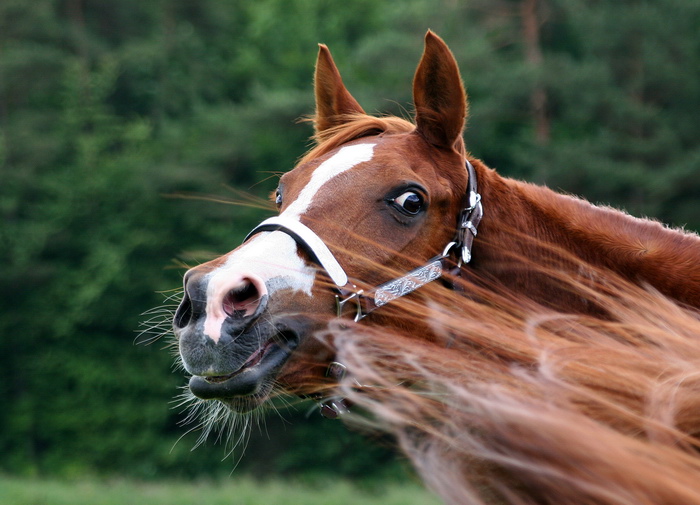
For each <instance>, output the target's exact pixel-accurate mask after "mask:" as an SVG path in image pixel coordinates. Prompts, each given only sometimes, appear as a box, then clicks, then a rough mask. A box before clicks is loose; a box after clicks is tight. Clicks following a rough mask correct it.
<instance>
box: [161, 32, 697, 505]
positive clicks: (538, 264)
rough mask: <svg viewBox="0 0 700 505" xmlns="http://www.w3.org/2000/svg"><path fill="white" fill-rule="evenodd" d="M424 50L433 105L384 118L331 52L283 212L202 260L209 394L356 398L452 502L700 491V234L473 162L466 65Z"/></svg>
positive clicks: (239, 410)
mask: <svg viewBox="0 0 700 505" xmlns="http://www.w3.org/2000/svg"><path fill="white" fill-rule="evenodd" d="M424 42H425V45H424V52H423V55H422V57H421V59H420V61H419V64H418V67H417V69H416V72H415V76H414V80H413V101H414V107H415V118H414V120H413V121H408V120H405V119H402V118H398V117H393V116H384V117H376V116H371V115H368V114H367V113H366V112H365V111H364V110H363V109H362V107H361V106H360V104H359V103H358V102H357V100H355V98H354V97H353V96H352V95H351V94H350V92H349V91H348V90H347V88H346V87H345V85H344V83H343V80H342V78H341V75H340V72H339V70H338V68H337V66H336V64H335V62H334V60H333V58H332V56H331V53H330V51H329V50H328V48H327V47H326V46H325V45H320V46H319V52H318V57H317V61H316V69H315V75H314V91H315V99H316V109H315V114H314V116H313V126H314V137H313V138H314V141H315V146H314V147H313V148H312V149H311V150H310V151H309V152H308V153H307V154H306V155H305V156H304V157H303V158H302V159H301V160H300V161H299V163H298V164H297V165H296V166H295V167H294V168H293V169H292V170H291V171H289V172H287V173H285V174H284V175H283V176H282V177H281V178H280V181H279V185H278V187H277V189H276V191H275V192H274V193H273V195H272V199H273V200H274V202H275V205H276V206H277V208H278V211H279V212H278V215H276V216H274V217H271V218H269V219H266V220H265V221H263V222H262V223H261V224H260V225H258V226H257V227H255V228H254V229H253V230H252V231H251V232H250V234H249V235H248V236H247V237H246V239H245V240H244V241H243V243H242V244H241V245H240V246H238V247H237V248H235V249H234V250H232V251H231V252H229V253H228V254H225V255H223V256H221V257H219V258H217V259H214V260H212V261H209V262H207V263H204V264H201V265H199V266H196V267H194V268H192V269H190V270H188V271H187V272H186V274H185V276H184V294H183V298H182V301H181V303H180V305H179V307H178V309H177V311H176V312H175V314H174V319H173V328H174V334H175V337H176V341H177V346H178V349H179V355H180V360H181V364H182V366H183V368H184V369H185V370H186V372H187V373H188V374H189V375H190V379H189V389H190V391H191V393H192V394H193V395H194V397H196V398H198V399H199V400H201V403H202V404H205V405H216V408H217V409H225V410H227V411H230V412H233V413H236V414H238V415H246V414H248V413H250V412H254V411H256V410H257V409H259V408H260V407H262V406H264V405H266V404H268V403H269V400H270V399H271V398H273V397H275V396H277V395H278V394H281V393H285V394H292V395H297V396H300V397H305V398H313V399H316V400H317V401H318V402H319V405H320V408H321V411H322V413H323V414H324V415H326V416H327V417H331V418H335V417H346V416H347V415H350V416H352V412H350V411H352V410H354V407H353V405H355V404H359V405H360V406H362V408H363V409H365V410H367V411H369V412H372V413H374V414H375V422H376V425H377V426H380V427H381V428H380V429H384V430H386V431H388V432H390V433H392V434H393V435H394V436H395V437H396V438H397V439H398V440H399V443H400V445H401V447H402V448H403V449H404V451H405V452H406V454H408V456H409V458H410V459H411V460H412V461H413V463H414V465H415V466H416V468H417V469H418V471H419V473H420V474H421V475H422V476H423V478H424V479H425V480H426V482H427V483H428V484H429V485H430V486H431V487H432V488H433V489H435V490H436V491H437V492H438V493H439V494H440V495H441V496H442V497H443V498H444V499H445V500H446V501H447V502H449V503H467V502H468V503H494V502H495V503H700V485H698V483H697V482H696V480H697V479H696V477H697V475H698V473H694V472H697V470H700V462H698V459H697V449H698V439H697V435H698V433H700V416H699V415H697V414H696V413H695V412H700V411H698V410H697V409H696V407H698V406H700V405H699V404H700V399H698V398H697V397H698V396H700V393H699V392H698V386H699V385H700V378H698V377H697V374H696V373H695V372H694V370H697V368H695V369H693V367H696V366H697V364H698V359H699V358H700V356H698V352H697V337H696V335H697V332H696V330H697V329H698V325H699V323H698V319H697V316H696V314H695V309H698V308H700V289H698V287H700V237H698V236H697V235H695V234H692V233H689V232H684V231H682V230H675V229H670V228H668V227H665V226H664V225H662V224H661V223H658V222H656V221H652V220H648V219H639V218H635V217H632V216H630V215H628V214H626V213H624V212H622V211H618V210H614V209H611V208H607V207H600V206H594V205H592V204H590V203H589V202H587V201H585V200H583V199H579V198H576V197H573V196H570V195H564V194H560V193H556V192H554V191H552V190H550V189H548V188H546V187H543V186H536V185H533V184H529V183H526V182H521V181H517V180H513V179H508V178H504V177H502V176H500V175H499V174H498V173H497V172H496V171H494V170H493V169H491V168H489V167H487V166H486V164H485V163H484V162H483V161H481V160H479V159H477V158H475V157H473V156H471V155H470V154H469V153H468V151H467V149H466V146H465V143H464V140H463V130H464V128H465V122H466V119H467V113H468V106H467V97H466V92H465V88H464V85H463V83H462V80H461V77H460V72H459V68H458V65H457V62H456V60H455V58H454V56H453V55H452V53H451V51H450V49H449V48H448V46H447V45H446V44H445V42H444V41H443V40H442V39H440V38H439V37H438V36H437V35H435V34H434V33H433V32H431V31H428V33H427V34H426V36H425V41H424ZM676 330H677V331H676ZM665 358H668V359H665ZM694 374H695V375H694ZM659 384H665V389H663V391H664V392H666V393H669V392H671V393H672V396H673V398H674V400H673V401H671V400H669V399H664V396H663V395H662V394H661V393H660V392H659V391H661V389H659V388H660V387H661V386H659ZM657 386H658V387H657ZM650 398H652V400H653V401H652V400H650ZM662 407H663V408H662ZM217 412H218V411H217ZM216 417H218V414H217V416H216ZM586 440H589V441H590V444H588V445H587V444H586V443H585V441H586ZM615 458H617V460H615ZM618 460H619V461H618ZM629 465H636V467H635V468H639V469H640V470H639V475H637V476H635V477H630V472H631V467H630V466H629ZM664 468H666V470H664ZM625 469H626V470H627V472H626V473H625V471H624V470H625ZM664 471H666V472H667V475H669V476H671V477H672V478H668V479H666V478H665V477H664V478H662V477H663V476H664ZM632 473H633V472H632ZM693 475H694V476H693ZM674 500H676V501H674Z"/></svg>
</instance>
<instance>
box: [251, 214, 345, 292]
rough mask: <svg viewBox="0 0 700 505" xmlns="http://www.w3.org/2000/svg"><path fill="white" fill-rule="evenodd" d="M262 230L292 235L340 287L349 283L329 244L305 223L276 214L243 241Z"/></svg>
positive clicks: (254, 229)
mask: <svg viewBox="0 0 700 505" xmlns="http://www.w3.org/2000/svg"><path fill="white" fill-rule="evenodd" d="M261 231H282V232H284V233H286V234H287V235H289V236H290V237H292V238H293V239H294V241H295V242H296V243H297V244H299V245H300V246H301V247H302V248H303V249H304V250H305V251H306V252H307V253H308V254H309V256H311V259H312V260H313V261H315V262H316V263H317V264H319V265H320V266H321V267H322V268H323V269H324V270H325V271H326V273H327V274H328V276H329V277H330V278H331V280H332V281H333V282H334V283H335V285H336V286H338V287H339V288H343V287H345V286H346V285H347V284H348V275H347V274H346V273H345V270H343V267H341V266H340V263H338V260H336V259H335V256H333V253H332V252H331V251H330V249H328V246H327V245H326V244H325V243H324V242H323V240H321V238H320V237H319V236H318V235H316V233H315V232H314V231H313V230H312V229H311V228H309V227H308V226H306V225H305V224H303V223H301V222H299V221H296V220H294V219H289V218H286V217H284V216H275V217H271V218H269V219H266V220H265V221H263V222H262V223H260V224H259V225H258V226H256V227H255V228H253V230H252V231H251V232H250V233H249V234H248V235H247V236H246V238H245V239H243V242H245V241H246V240H248V239H249V238H250V237H252V236H253V235H255V234H256V233H260V232H261Z"/></svg>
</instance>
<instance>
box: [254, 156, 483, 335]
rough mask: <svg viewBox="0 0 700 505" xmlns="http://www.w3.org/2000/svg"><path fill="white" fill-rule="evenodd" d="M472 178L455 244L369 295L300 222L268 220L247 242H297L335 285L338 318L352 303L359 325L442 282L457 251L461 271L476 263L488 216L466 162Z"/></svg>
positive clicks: (451, 243)
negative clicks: (279, 236) (276, 234)
mask: <svg viewBox="0 0 700 505" xmlns="http://www.w3.org/2000/svg"><path fill="white" fill-rule="evenodd" d="M466 168H467V174H468V183H467V192H466V193H465V195H464V198H463V208H462V210H461V211H460V214H459V220H458V223H457V234H456V236H455V238H454V240H453V241H452V242H450V243H449V244H447V246H446V247H445V248H444V250H443V252H442V254H439V255H438V256H435V257H433V258H431V259H429V260H428V261H427V262H426V263H425V264H424V265H422V266H420V267H418V268H415V269H413V270H411V271H410V272H407V273H406V274H405V275H403V276H401V277H398V278H396V279H393V280H390V281H388V282H385V283H384V284H381V285H379V286H377V287H376V288H374V289H371V290H369V291H367V292H365V291H364V290H362V289H358V288H357V286H356V285H355V284H353V283H352V282H350V280H349V279H348V275H347V274H346V273H345V270H344V269H343V267H342V266H341V265H340V263H339V262H338V260H337V259H336V258H335V256H334V255H333V253H332V252H331V251H330V249H329V248H328V246H327V245H326V244H325V242H323V240H322V239H321V238H320V237H319V236H318V235H317V234H316V233H315V232H314V231H313V230H312V229H311V228H309V227H308V226H306V225H305V224H303V223H301V222H300V221H297V220H294V219H289V218H286V217H284V216H275V217H271V218H269V219H266V220H265V221H263V222H262V223H260V224H259V225H258V226H256V227H255V228H253V230H251V232H250V233H248V235H247V236H246V238H245V239H244V240H243V241H244V242H245V241H246V240H248V239H249V238H250V237H252V236H253V235H255V234H257V233H260V232H264V231H267V232H271V231H281V232H283V233H286V234H287V235H289V236H290V237H292V238H293V239H294V241H295V242H296V243H297V244H298V245H299V246H300V247H302V248H303V249H304V251H306V252H307V253H308V254H309V256H310V258H311V259H312V260H313V261H314V262H315V263H316V264H318V265H319V266H320V267H321V268H323V269H324V270H325V271H326V273H327V274H328V276H329V277H330V279H331V281H333V283H334V284H335V288H334V289H335V291H337V294H336V310H337V316H338V317H342V315H343V311H344V309H345V306H346V305H347V304H348V303H349V302H352V303H353V304H354V305H355V315H354V320H355V321H356V322H357V321H359V320H360V319H362V318H364V317H365V316H367V315H368V314H369V313H370V312H372V311H374V310H376V309H378V308H379V307H382V306H384V305H386V304H387V303H389V302H391V301H393V300H395V299H397V298H400V297H402V296H405V295H407V294H409V293H412V292H413V291H415V290H417V289H418V288H420V287H422V286H425V285H426V284H428V283H429V282H432V281H434V280H436V279H439V278H441V277H442V276H443V274H444V272H446V271H450V270H452V269H453V267H454V262H453V261H452V259H451V254H452V253H453V250H456V251H457V252H458V260H457V265H456V266H457V268H458V269H459V268H461V266H462V264H466V263H469V262H470V261H471V259H472V254H471V250H472V244H473V242H474V237H475V236H476V234H477V227H478V226H479V222H480V221H481V218H482V217H483V215H484V211H483V207H482V205H481V195H480V194H479V192H478V191H477V180H476V171H475V170H474V167H473V166H472V164H471V163H470V162H469V160H466Z"/></svg>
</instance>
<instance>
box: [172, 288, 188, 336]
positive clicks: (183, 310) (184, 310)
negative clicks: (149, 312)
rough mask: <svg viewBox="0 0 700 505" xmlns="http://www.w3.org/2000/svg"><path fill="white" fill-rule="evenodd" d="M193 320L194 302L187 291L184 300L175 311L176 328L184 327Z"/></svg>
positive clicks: (174, 323) (174, 322) (174, 321)
mask: <svg viewBox="0 0 700 505" xmlns="http://www.w3.org/2000/svg"><path fill="white" fill-rule="evenodd" d="M191 320H192V302H191V301H190V297H189V296H187V293H185V294H184V296H183V297H182V301H181V302H180V305H179V306H178V308H177V311H175V317H174V318H173V325H174V326H175V328H178V329H182V328H184V327H185V326H187V325H188V324H190V321H191Z"/></svg>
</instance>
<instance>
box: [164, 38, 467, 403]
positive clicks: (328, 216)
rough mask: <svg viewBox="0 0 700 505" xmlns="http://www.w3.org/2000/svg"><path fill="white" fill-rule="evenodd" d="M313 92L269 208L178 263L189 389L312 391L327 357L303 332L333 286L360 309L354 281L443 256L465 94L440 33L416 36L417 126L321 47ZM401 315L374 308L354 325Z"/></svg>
mask: <svg viewBox="0 0 700 505" xmlns="http://www.w3.org/2000/svg"><path fill="white" fill-rule="evenodd" d="M315 96H316V114H315V118H314V127H315V139H316V143H317V145H316V147H315V148H314V149H312V150H311V151H310V152H309V153H308V154H307V155H306V156H305V157H304V158H303V159H302V160H301V162H300V163H299V164H298V165H297V166H296V167H295V168H294V169H293V170H291V171H290V172H288V173H286V174H285V175H284V176H282V178H281V179H280V182H279V186H278V188H277V191H276V193H275V195H274V198H275V201H276V204H277V207H278V209H279V216H278V217H276V218H273V219H271V220H268V221H266V222H264V223H263V224H262V225H261V226H259V227H258V228H256V229H255V230H253V232H252V233H251V235H249V237H248V238H247V239H246V240H245V241H244V243H243V244H242V245H240V246H239V247H238V248H236V249H234V250H233V251H231V252H230V253H228V254H226V255H224V256H222V257H220V258H218V259H215V260H213V261H210V262H208V263H205V264H202V265H200V266H197V267H195V268H192V269H191V270H189V271H188V272H187V273H186V274H185V278H184V297H183V300H182V302H181V304H180V306H179V308H178V310H177V312H176V314H175V318H174V329H175V335H176V337H177V339H178V344H179V351H180V355H181V358H182V363H183V365H184V367H185V369H186V370H187V372H189V373H190V374H191V375H192V378H191V380H190V389H191V390H192V392H193V393H194V394H195V395H196V396H198V397H200V398H203V399H217V400H219V401H221V402H223V403H224V404H226V405H227V406H228V407H229V408H230V409H232V410H234V411H241V412H245V411H248V410H251V409H253V408H255V407H257V406H258V405H259V404H261V403H262V402H264V401H265V400H266V399H267V398H268V397H269V396H270V394H271V393H272V392H273V391H274V390H275V388H278V387H282V388H283V389H285V390H288V391H293V392H296V393H298V394H301V395H307V394H313V393H314V391H313V387H312V386H310V385H311V384H316V385H318V384H321V383H323V381H324V379H323V377H324V375H325V374H326V370H327V368H328V366H329V364H330V363H331V362H332V361H333V359H334V352H333V348H332V345H329V343H328V342H322V341H320V340H319V339H316V338H313V335H314V334H315V333H317V332H319V331H321V330H323V328H324V326H325V325H327V324H328V322H329V321H330V320H332V319H334V318H336V317H337V316H338V313H339V312H342V303H344V302H345V299H343V297H345V298H349V299H352V298H357V300H355V301H354V302H351V303H358V311H359V312H358V314H361V315H362V316H364V315H365V314H364V313H362V310H363V309H362V307H361V302H360V294H361V293H362V291H361V290H363V289H369V287H370V286H377V285H385V284H386V283H387V282H388V281H390V280H391V279H392V276H393V277H396V275H395V274H392V272H410V271H412V270H413V269H414V268H415V267H416V265H420V264H423V263H425V262H426V261H429V260H430V259H431V258H435V257H438V258H442V259H444V258H446V257H448V256H450V257H451V256H452V254H451V253H450V251H447V250H446V249H445V248H446V245H447V244H450V243H451V241H453V239H454V237H455V230H456V227H457V222H458V217H459V216H460V211H461V210H462V208H463V207H464V206H465V205H466V204H465V203H464V202H465V194H468V187H469V183H470V181H469V179H470V177H469V171H468V170H467V168H465V151H464V144H463V141H462V131H463V128H464V123H465V118H466V112H467V105H466V95H465V92H464V87H463V85H462V82H461V79H460V76H459V70H458V68H457V64H456V61H455V59H454V57H453V56H452V54H451V52H450V50H449V49H448V48H447V46H446V45H445V43H444V42H443V41H442V40H441V39H440V38H439V37H437V36H436V35H434V34H433V33H431V32H428V34H427V35H426V39H425V51H424V53H423V56H422V58H421V60H420V63H419V65H418V68H417V71H416V74H415V78H414V82H413V97H414V105H415V109H416V116H415V124H413V123H410V122H408V121H404V120H402V119H398V118H376V117H372V116H369V115H367V114H365V112H364V111H363V109H362V107H361V106H360V105H359V104H358V102H357V101H356V100H355V99H354V98H353V97H352V95H351V94H350V93H349V92H348V90H347V89H346V87H345V86H344V84H343V81H342V79H341V76H340V74H339V72H338V69H337V68H336V66H335V63H334V62H333V59H332V57H331V54H330V52H329V51H328V49H327V48H326V47H325V46H323V45H321V46H320V50H319V54H318V60H317V64H316V73H315ZM466 165H467V167H468V168H471V165H469V163H468V162H467V164H466ZM472 182H473V181H472ZM473 196H474V195H473V194H472V198H473ZM471 203H472V204H476V203H477V202H471ZM470 207H472V208H473V207H474V205H471V206H470ZM447 249H449V247H448V248H447ZM443 252H444V254H441V253H443ZM437 268H440V265H438V267H437ZM438 275H439V272H438ZM412 296H420V295H419V294H415V295H412ZM338 300H340V303H341V310H340V311H339V309H338V307H337V303H338ZM371 302H372V303H374V305H375V306H376V305H377V304H379V303H380V302H378V301H376V300H375V299H373V300H371ZM341 315H343V314H342V313H341ZM356 319H358V317H356ZM400 319H401V318H399V317H392V316H391V314H390V313H388V312H387V313H382V311H377V312H376V313H373V314H371V315H370V316H369V317H368V318H367V319H366V320H364V321H363V324H369V325H372V324H383V325H400V324H401V321H400ZM420 334H422V335H424V336H425V338H430V332H429V330H427V329H426V331H424V332H422V333H420Z"/></svg>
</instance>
